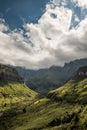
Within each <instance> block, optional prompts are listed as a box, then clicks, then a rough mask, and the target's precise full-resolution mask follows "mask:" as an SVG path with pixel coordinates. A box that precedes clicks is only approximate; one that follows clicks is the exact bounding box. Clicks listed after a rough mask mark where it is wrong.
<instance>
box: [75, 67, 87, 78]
mask: <svg viewBox="0 0 87 130" xmlns="http://www.w3.org/2000/svg"><path fill="white" fill-rule="evenodd" d="M84 78H87V66H83V67H80V68H79V69H78V70H77V72H76V74H75V77H74V79H77V80H79V79H80V80H81V79H84Z"/></svg>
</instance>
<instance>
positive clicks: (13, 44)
mask: <svg viewBox="0 0 87 130" xmlns="http://www.w3.org/2000/svg"><path fill="white" fill-rule="evenodd" d="M86 52H87V0H37V1H33V0H26V1H24V0H15V1H12V0H0V63H3V64H10V65H14V66H23V67H26V68H29V69H40V68H48V67H50V66H52V65H56V66H63V65H64V63H65V62H69V61H71V60H75V59H82V58H87V53H86Z"/></svg>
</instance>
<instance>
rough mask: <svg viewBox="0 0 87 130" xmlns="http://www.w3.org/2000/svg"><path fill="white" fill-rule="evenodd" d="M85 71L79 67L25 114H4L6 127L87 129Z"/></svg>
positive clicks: (12, 128)
mask: <svg viewBox="0 0 87 130" xmlns="http://www.w3.org/2000/svg"><path fill="white" fill-rule="evenodd" d="M86 70H87V67H81V68H80V69H78V70H77V71H76V73H75V75H74V76H73V77H72V79H71V80H69V81H68V82H67V83H66V84H65V85H63V86H62V87H60V88H58V89H56V90H53V91H50V92H49V93H48V96H47V97H46V98H41V99H38V100H37V101H35V102H34V103H33V104H31V105H30V106H27V108H26V110H27V111H26V113H24V114H17V115H16V116H13V118H12V119H11V117H10V116H9V113H8V115H7V117H4V120H5V121H4V125H5V127H6V128H8V129H7V130H87V76H86ZM83 72H84V73H85V76H84V75H83V74H82V73H83ZM81 74H82V75H81ZM7 121H8V122H7ZM0 122H2V118H0ZM1 126H3V125H2V124H1Z"/></svg>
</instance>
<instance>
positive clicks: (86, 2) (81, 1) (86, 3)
mask: <svg viewBox="0 0 87 130" xmlns="http://www.w3.org/2000/svg"><path fill="white" fill-rule="evenodd" d="M73 1H74V2H76V3H77V4H78V6H80V7H83V8H87V0H73Z"/></svg>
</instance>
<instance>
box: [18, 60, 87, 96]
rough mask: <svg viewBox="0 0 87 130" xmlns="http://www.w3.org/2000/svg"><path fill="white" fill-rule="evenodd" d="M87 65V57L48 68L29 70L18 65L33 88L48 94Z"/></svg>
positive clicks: (22, 74) (20, 71)
mask: <svg viewBox="0 0 87 130" xmlns="http://www.w3.org/2000/svg"><path fill="white" fill-rule="evenodd" d="M85 65H87V59H79V60H75V61H71V62H69V63H66V64H65V65H64V66H63V67H60V66H52V67H50V68H48V69H40V70H29V69H25V68H21V67H16V70H17V71H18V72H19V73H20V75H21V76H22V77H23V78H25V80H26V83H27V85H28V86H30V87H31V89H33V90H35V91H37V92H39V93H41V94H42V95H44V94H47V93H48V92H49V91H50V90H52V89H55V88H57V87H58V86H61V85H63V84H64V83H65V82H66V81H68V80H69V79H70V78H71V77H72V75H73V74H74V73H75V71H76V70H77V69H78V68H79V67H81V66H85Z"/></svg>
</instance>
